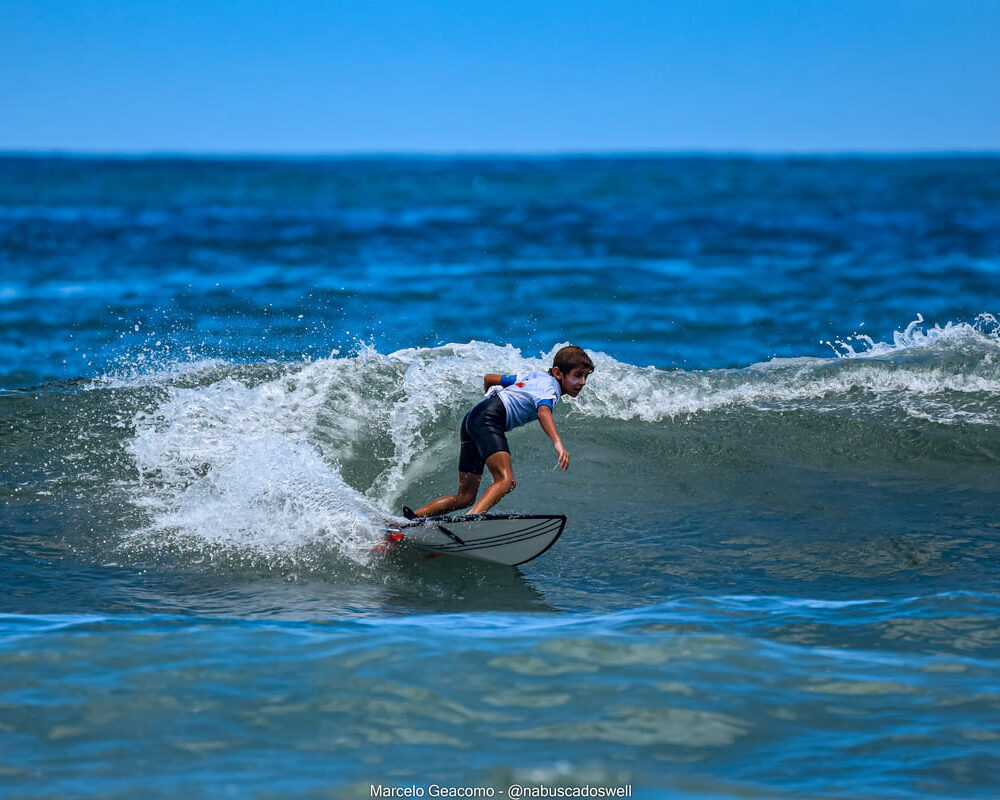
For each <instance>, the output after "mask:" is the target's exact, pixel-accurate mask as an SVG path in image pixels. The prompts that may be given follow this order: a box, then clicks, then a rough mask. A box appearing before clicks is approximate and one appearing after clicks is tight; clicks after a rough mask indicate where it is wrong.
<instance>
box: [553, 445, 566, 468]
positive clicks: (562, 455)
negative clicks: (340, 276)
mask: <svg viewBox="0 0 1000 800" xmlns="http://www.w3.org/2000/svg"><path fill="white" fill-rule="evenodd" d="M556 458H557V459H558V461H559V466H560V467H561V468H562V469H563V470H567V469H569V451H568V450H567V449H566V448H565V447H563V446H562V445H561V444H557V445H556Z"/></svg>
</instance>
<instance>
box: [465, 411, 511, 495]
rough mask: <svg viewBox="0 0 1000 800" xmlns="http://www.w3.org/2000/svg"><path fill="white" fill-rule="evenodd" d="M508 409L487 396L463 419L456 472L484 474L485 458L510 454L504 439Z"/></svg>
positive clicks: (505, 438)
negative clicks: (505, 453) (460, 446)
mask: <svg viewBox="0 0 1000 800" xmlns="http://www.w3.org/2000/svg"><path fill="white" fill-rule="evenodd" d="M506 429H507V410H506V409H505V408H504V407H503V402H502V401H501V400H500V398H499V397H497V396H496V395H493V396H491V397H487V398H486V399H485V400H483V401H482V402H481V403H480V404H479V405H477V406H476V407H475V408H473V409H472V411H470V412H469V413H468V414H466V415H465V419H463V420H462V449H461V451H460V452H459V455H458V471H459V472H472V473H475V474H476V475H482V474H483V468H484V467H485V466H486V459H487V458H489V457H490V456H491V455H493V454H494V453H499V452H501V451H503V452H507V453H509V452H510V447H509V446H508V445H507V437H506V435H505V434H504V432H505V431H506Z"/></svg>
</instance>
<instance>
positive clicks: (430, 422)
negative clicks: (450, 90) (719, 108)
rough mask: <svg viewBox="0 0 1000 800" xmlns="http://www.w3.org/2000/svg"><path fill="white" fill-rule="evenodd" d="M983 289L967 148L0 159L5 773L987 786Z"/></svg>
mask: <svg viewBox="0 0 1000 800" xmlns="http://www.w3.org/2000/svg"><path fill="white" fill-rule="evenodd" d="M998 315H1000V156H996V157H995V156H985V157H972V156H967V157H959V156H954V157H953V156H934V157H857V158H854V157H817V158H812V157H795V158H784V157H776V156H775V157H722V156H713V157H709V156H690V157H687V156H664V157H639V156H632V157H610V156H600V157H598V156H593V157H558V158H557V157H530V158H527V157H526V158H514V157H490V158H485V157H484V158H474V157H463V158H444V157H420V158H417V157H412V158H411V157H385V158H374V157H373V158H327V159H292V158H288V159H265V158H256V159H237V158H227V159H211V158H151V159H150V158H89V157H49V156H32V155H23V156H19V155H8V156H3V157H0V494H2V498H3V504H2V509H0V514H2V516H0V589H2V591H0V795H2V796H3V797H11V798H15V797H16V798H49V797H113V798H118V797H120V798H136V797H163V798H174V797H213V798H214V797H253V798H258V797H259V798H276V797H282V798H291V797H294V798H299V797H335V798H340V797H357V798H362V797H364V798H368V797H372V796H373V794H372V792H373V789H372V787H373V786H374V787H375V788H376V790H378V791H381V790H383V789H390V788H396V789H401V788H406V787H409V788H411V789H413V790H414V791H417V790H419V791H422V792H423V793H424V794H423V796H425V797H427V796H431V794H430V792H431V791H432V789H433V787H435V786H439V787H445V788H448V789H451V790H454V792H453V794H452V796H456V795H457V796H463V795H461V794H460V793H459V792H461V791H465V792H466V794H465V795H464V796H471V792H472V790H474V789H475V790H476V791H477V792H478V796H494V797H513V798H515V800H516V797H517V796H518V790H519V787H526V789H527V793H524V794H523V796H546V795H544V794H540V793H541V792H542V790H543V789H545V790H547V791H551V792H556V790H557V789H561V790H563V796H597V795H596V794H593V793H592V792H591V790H596V789H597V788H610V789H616V788H621V789H622V790H625V789H628V790H629V791H630V792H631V796H633V797H638V798H659V797H669V798H672V797H709V798H763V797H795V798H847V797H852V798H853V797H895V798H910V797H914V798H916V797H921V798H922V797H962V798H968V797H983V798H986V797H992V796H995V793H996V790H997V786H998V785H1000V516H998V504H1000V324H998ZM567 342H572V343H575V344H579V345H581V346H583V347H585V348H586V349H587V350H588V351H589V352H590V353H591V354H592V355H593V358H594V361H595V362H596V365H597V369H596V371H595V373H594V374H593V376H592V377H591V379H590V382H589V383H588V385H587V387H586V389H584V391H583V393H582V394H581V395H580V397H579V398H576V399H575V400H574V399H569V398H566V399H565V400H564V402H563V403H560V405H559V406H558V407H557V408H556V414H555V417H556V423H557V425H558V427H559V430H560V433H561V436H562V439H563V441H564V443H565V445H566V447H567V448H568V450H569V451H570V453H571V455H572V462H571V466H570V469H569V471H568V472H565V473H564V472H561V471H559V470H557V469H555V468H554V467H555V458H554V452H553V450H552V446H551V444H550V443H549V441H548V439H547V438H546V437H545V436H544V434H543V433H542V431H541V429H540V428H539V427H538V426H537V425H534V424H532V425H529V426H527V427H525V428H522V429H518V430H517V431H515V432H513V433H512V434H511V435H510V442H511V446H512V450H513V457H514V466H515V473H516V475H517V478H518V487H517V490H516V491H515V492H514V493H512V494H511V495H509V496H508V497H507V498H505V499H504V501H503V502H502V504H501V505H500V506H498V507H497V509H496V510H497V511H507V512H519V513H521V512H523V513H565V514H566V515H567V517H568V523H567V528H566V532H565V533H564V534H563V536H562V538H561V539H560V540H559V541H558V542H557V543H556V545H555V546H554V547H553V548H552V549H551V550H549V551H548V552H547V553H545V554H544V555H543V556H542V557H541V558H539V559H537V560H535V561H532V562H530V563H528V564H525V565H523V566H521V567H517V568H509V567H499V566H495V565H488V564H483V563H477V562H472V561H467V560H462V559H455V558H450V557H441V558H436V559H431V560H424V559H422V558H420V557H419V556H418V555H417V554H415V553H408V552H407V551H406V550H405V548H402V549H401V550H394V551H392V552H390V553H389V554H388V555H378V554H373V546H374V545H375V544H377V543H378V542H379V541H380V539H381V537H382V530H383V526H384V524H385V519H386V517H387V515H395V514H399V513H400V509H401V507H402V504H404V503H406V504H409V505H413V506H416V505H419V504H421V503H423V502H426V501H427V500H428V499H430V498H432V497H435V496H437V495H439V494H442V493H444V492H446V491H451V490H453V489H454V488H455V485H456V479H457V476H456V467H457V455H458V426H459V423H460V421H461V419H462V416H463V415H464V413H465V412H466V411H467V410H468V408H470V407H471V406H472V404H474V403H475V402H476V401H477V400H478V398H479V397H480V396H481V395H480V391H481V386H482V376H483V374H485V373H487V372H504V373H509V372H515V373H516V372H520V373H523V372H526V371H529V370H532V369H539V368H547V367H548V366H549V365H550V363H551V357H552V354H553V353H554V352H555V350H556V349H557V348H558V347H559V346H560V345H562V344H565V343H567ZM532 791H534V792H535V794H534V795H532V794H530V792H532ZM489 792H492V794H489ZM573 792H575V793H576V794H573ZM588 792H591V793H590V794H588ZM382 796H386V795H382ZM547 796H557V795H555V794H549V795H547Z"/></svg>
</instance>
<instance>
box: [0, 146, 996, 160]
mask: <svg viewBox="0 0 1000 800" xmlns="http://www.w3.org/2000/svg"><path fill="white" fill-rule="evenodd" d="M12 157H14V158H25V157H33V158H67V159H73V158H80V159H87V158H93V159H98V158H105V159H120V160H139V159H148V160H157V159H160V160H172V159H177V160H180V159H217V160H238V159H244V160H266V159H287V160H335V159H344V160H347V159H359V160H360V159H366V158H386V159H392V158H398V159H407V158H414V159H420V158H426V159H432V158H441V159H464V158H467V159H477V158H480V159H487V158H526V159H545V158H678V157H681V158H762V159H767V158H803V159H805V158H948V157H966V158H969V157H980V158H982V157H987V158H995V157H1000V147H998V148H995V149H989V148H964V147H956V148H940V149H938V148H925V149H914V150H903V149H887V150H877V149H872V150H865V149H852V148H843V149H828V150H824V149H816V150H808V149H786V150H780V149H773V150H771V149H756V148H745V149H738V148H731V149H730V148H674V149H666V148H665V149H646V148H634V149H627V148H626V149H603V150H602V149H578V150H572V149H567V150H547V149H538V150H445V149H441V150H315V151H311V150H310V151H305V150H303V151H280V150H274V151H267V150H232V151H226V150H193V149H192V150H169V149H163V150H158V149H149V150H146V149H135V150H131V149H124V150H112V149H107V150H104V149H96V150H94V149H84V148H80V149H77V148H62V147H58V148H37V149H31V148H4V147H0V158H12Z"/></svg>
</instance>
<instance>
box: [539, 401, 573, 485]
mask: <svg viewBox="0 0 1000 800" xmlns="http://www.w3.org/2000/svg"><path fill="white" fill-rule="evenodd" d="M538 424H539V425H541V426H542V430H543V431H545V435H546V436H548V437H549V438H550V439H551V440H552V444H553V445H554V446H555V448H556V458H557V459H558V460H559V466H560V467H561V468H562V469H564V470H566V469H569V451H568V450H567V449H566V448H565V447H563V443H562V440H561V439H560V438H559V431H557V430H556V421H555V420H554V419H553V418H552V409H551V408H549V407H548V406H539V407H538Z"/></svg>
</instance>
